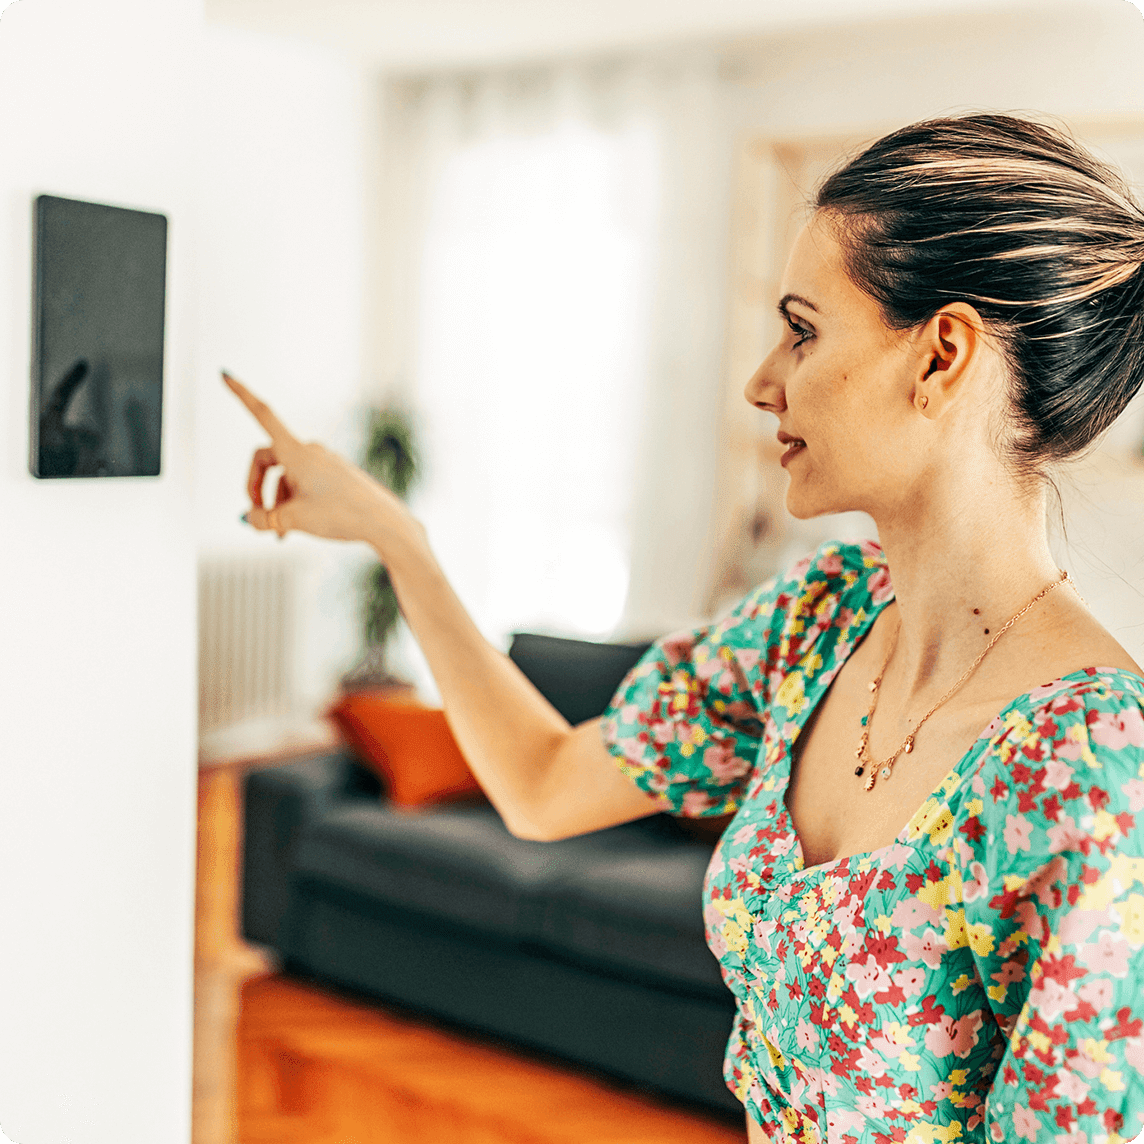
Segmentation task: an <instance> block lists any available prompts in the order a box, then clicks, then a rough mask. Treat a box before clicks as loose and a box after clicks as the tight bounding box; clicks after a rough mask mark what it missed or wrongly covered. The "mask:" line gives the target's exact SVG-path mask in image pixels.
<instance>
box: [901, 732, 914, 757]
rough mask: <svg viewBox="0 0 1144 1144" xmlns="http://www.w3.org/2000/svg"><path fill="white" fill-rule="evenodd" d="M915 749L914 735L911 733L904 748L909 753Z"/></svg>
mask: <svg viewBox="0 0 1144 1144" xmlns="http://www.w3.org/2000/svg"><path fill="white" fill-rule="evenodd" d="M913 749H914V737H913V736H912V735H911V736H910V737H909V738H908V739H907V740H906V742H905V745H904V746H903V747H902V750H903V751H905V752H906V754H907V755H908V754H909V753H910V752H911V751H912V750H913Z"/></svg>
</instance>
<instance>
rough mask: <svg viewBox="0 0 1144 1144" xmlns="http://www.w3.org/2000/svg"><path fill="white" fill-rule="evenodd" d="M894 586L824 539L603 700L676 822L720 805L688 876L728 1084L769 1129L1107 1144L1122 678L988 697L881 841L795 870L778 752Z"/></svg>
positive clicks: (1133, 1001)
mask: <svg viewBox="0 0 1144 1144" xmlns="http://www.w3.org/2000/svg"><path fill="white" fill-rule="evenodd" d="M892 598H893V586H892V583H891V581H890V576H889V572H888V570H887V568H886V563H885V558H884V555H883V553H882V551H881V549H880V548H879V547H878V545H877V544H875V543H873V542H869V541H868V542H864V543H862V544H827V545H824V546H823V547H821V548H820V549H819V550H818V551H817V552H816V553H814V555H813V556H811V557H807V558H805V559H804V560H802V561H800V562H799V563H798V564H796V565H795V566H794V567H793V568H791V569H790V570H789V571H788V572H787V573H786V574H785V575H782V576H779V577H776V578H775V579H773V580H771V581H770V582H769V583H767V584H764V585H763V586H762V587H760V588H758V589H756V590H755V591H754V592H752V593H751V594H750V595H748V596H747V597H746V599H744V600H743V601H742V602H741V603H740V604H739V605H738V606H737V607H736V608H735V609H734V610H733V611H732V612H731V613H730V614H729V615H727V616H726V617H725V618H724V619H722V620H720V621H718V622H716V623H713V624H711V625H709V626H707V627H704V628H700V629H698V630H696V631H691V632H685V633H680V634H677V635H672V636H669V637H667V638H665V639H663V640H661V641H660V642H659V643H658V644H656V645H655V646H653V647H652V648H651V649H650V650H649V651H648V653H647V654H646V655H645V657H644V658H643V659H642V660H641V661H640V663H639V664H637V666H636V667H635V668H634V669H633V670H632V671H631V673H630V674H629V675H628V677H627V679H626V680H625V681H624V683H623V684H622V685H621V687H620V689H619V691H618V692H617V694H616V697H615V698H614V700H613V702H612V706H611V707H610V708H609V710H608V712H607V713H606V714H605V717H604V722H603V731H604V738H605V742H606V743H607V744H608V746H609V749H610V750H611V751H612V752H613V754H614V755H615V756H616V759H617V764H618V765H619V766H620V768H621V769H622V770H623V771H624V772H625V773H626V774H627V775H628V776H629V777H631V778H632V779H633V780H634V781H635V782H636V783H638V784H639V785H640V786H641V787H642V788H643V789H644V790H646V791H647V792H648V793H649V794H651V795H654V796H656V797H657V798H658V799H659V801H660V804H661V805H663V806H665V807H667V808H668V809H670V810H672V811H673V812H674V813H677V814H682V815H720V814H724V813H730V812H735V817H734V818H733V819H732V821H731V823H730V825H729V826H728V828H727V830H726V831H725V833H724V834H723V837H722V839H721V841H720V842H719V844H718V846H717V847H716V848H715V851H714V854H713V856H712V860H711V865H710V867H709V869H708V872H707V878H706V882H705V886H704V902H703V909H704V919H705V925H706V932H707V940H708V943H709V945H710V947H711V949H712V951H713V952H714V954H715V956H716V957H717V958H718V959H719V962H720V965H721V968H722V972H723V977H724V979H725V980H726V982H727V985H728V986H729V987H730V989H731V991H732V992H733V993H734V995H735V997H736V999H737V1003H738V1017H737V1020H736V1024H735V1028H734V1032H733V1034H732V1037H731V1041H730V1043H729V1045H728V1048H727V1055H726V1062H725V1077H726V1080H727V1083H728V1085H729V1086H730V1088H731V1089H732V1091H734V1092H735V1093H736V1095H737V1096H738V1097H739V1099H740V1100H742V1101H743V1103H744V1104H745V1106H746V1108H747V1112H748V1114H749V1115H750V1116H751V1117H752V1118H753V1119H754V1120H755V1121H757V1122H758V1123H759V1124H760V1125H761V1126H762V1128H763V1129H764V1131H765V1132H767V1133H768V1134H769V1136H770V1138H771V1139H772V1141H775V1142H779V1141H783V1142H789V1144H793V1142H796V1141H797V1142H801V1144H892V1142H901V1144H930V1142H933V1141H942V1142H946V1141H959V1142H962V1141H972V1142H977V1141H1012V1142H1018V1141H1030V1142H1039V1141H1051V1142H1052V1144H1120V1142H1122V1141H1126V1140H1131V1139H1134V1138H1135V1137H1136V1136H1137V1135H1138V1134H1139V1133H1140V1132H1141V1130H1142V1128H1144V1077H1142V1073H1144V952H1142V951H1144V839H1142V835H1141V830H1140V829H1139V828H1138V826H1137V816H1138V815H1139V813H1140V811H1141V810H1144V680H1142V679H1141V678H1140V677H1138V676H1136V675H1134V674H1132V673H1129V672H1126V671H1123V670H1120V669H1115V668H1100V667H1092V668H1088V669H1086V670H1083V671H1078V672H1074V673H1072V674H1071V675H1068V676H1066V677H1063V678H1061V679H1057V680H1054V681H1052V682H1050V683H1046V684H1045V685H1044V686H1042V687H1038V688H1037V689H1036V690H1035V691H1032V692H1030V693H1029V694H1027V695H1023V696H1021V697H1019V698H1018V699H1015V700H1014V701H1013V702H1012V703H1010V704H1009V705H1008V706H1007V707H1006V708H1005V709H1004V710H1003V711H1002V712H1001V713H1000V714H999V715H998V717H997V718H996V719H995V720H994V721H993V723H992V724H991V725H990V726H989V727H987V728H985V730H984V731H983V732H982V734H981V735H980V737H979V738H978V739H977V740H976V742H975V743H974V745H973V747H972V748H971V749H970V750H969V751H968V752H967V753H966V754H965V756H964V757H963V758H962V759H961V760H960V761H959V762H958V764H957V765H956V766H955V767H954V768H953V770H951V771H950V772H949V774H948V775H947V776H946V777H945V778H944V779H943V780H942V782H941V784H940V785H939V786H938V788H937V789H936V790H935V791H934V792H933V794H932V795H931V796H930V798H929V799H927V800H926V802H925V803H924V805H922V806H921V807H920V808H919V809H918V811H917V812H916V813H915V814H914V816H913V818H912V819H911V820H910V822H909V823H908V824H907V826H906V827H905V828H904V829H903V830H902V832H901V833H900V834H899V835H898V837H897V839H896V840H895V841H894V842H893V843H892V844H891V845H889V846H886V847H883V848H881V849H879V850H875V851H872V852H870V853H868V854H861V855H856V856H853V857H847V858H843V859H840V860H838V861H836V862H832V863H826V864H823V865H820V866H814V867H811V868H809V869H807V868H804V865H803V859H802V850H801V846H800V844H799V841H798V838H797V837H796V835H795V833H794V830H793V827H792V824H791V820H790V817H789V815H788V813H787V811H786V807H785V805H784V802H783V797H784V794H785V791H786V787H787V782H788V779H789V776H790V748H791V745H792V744H793V742H794V740H795V739H796V737H797V736H798V734H799V731H800V730H801V728H802V726H803V725H804V724H805V723H806V721H807V719H808V717H809V715H810V713H811V712H812V711H813V709H814V706H815V704H816V703H817V702H818V701H819V700H820V699H821V697H822V696H823V694H824V693H825V691H826V689H827V687H828V686H829V685H830V682H831V681H832V679H833V678H834V676H835V675H836V674H837V672H838V671H839V669H840V668H841V666H842V664H843V663H844V662H845V661H846V658H847V656H848V655H849V653H850V652H851V650H852V649H853V648H854V646H855V645H856V644H857V643H858V642H859V641H860V640H861V639H862V638H863V636H864V635H865V634H866V632H868V631H869V629H870V626H871V625H872V624H873V622H874V619H875V618H876V616H877V615H878V613H879V612H880V611H881V609H882V608H883V607H884V606H885V605H886V604H887V603H888V602H889V601H890V600H891V599H892Z"/></svg>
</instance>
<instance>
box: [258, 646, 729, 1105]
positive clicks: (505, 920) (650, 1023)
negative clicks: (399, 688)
mask: <svg viewBox="0 0 1144 1144" xmlns="http://www.w3.org/2000/svg"><path fill="white" fill-rule="evenodd" d="M643 650H644V648H643V646H637V645H631V646H629V645H616V644H591V643H586V642H583V641H578V640H559V639H554V638H551V637H546V636H538V635H533V634H528V633H524V634H519V635H517V636H516V637H515V638H514V640H513V643H512V646H511V648H510V652H509V654H510V656H511V657H512V658H513V659H514V661H516V663H517V664H518V666H520V668H521V669H522V670H523V671H524V673H525V674H526V675H528V677H529V678H530V679H531V680H532V681H533V682H534V683H535V684H536V686H537V687H538V688H539V689H540V690H541V691H542V692H543V693H544V694H545V695H546V696H547V697H548V699H549V701H550V702H552V703H553V704H554V706H556V707H557V709H558V710H560V711H561V713H562V714H564V716H565V717H566V718H567V719H568V720H569V722H571V723H573V724H575V723H578V722H581V721H582V720H584V719H588V718H591V717H593V716H595V715H598V714H601V713H602V712H603V710H604V708H605V706H606V705H607V702H608V700H609V699H610V697H611V695H612V693H613V691H614V689H615V687H616V686H617V685H618V684H619V682H620V680H621V679H622V677H623V675H624V674H625V673H626V672H627V670H628V669H629V668H630V667H631V666H632V664H634V663H635V662H636V660H637V659H638V658H639V656H640V654H641V653H642V651H643ZM245 838H246V841H245V847H244V857H243V905H242V929H243V933H244V935H245V937H246V938H247V939H248V940H249V941H252V942H256V943H259V944H261V945H265V946H268V947H270V948H271V949H273V950H274V951H275V952H276V954H277V956H278V958H279V959H280V962H281V964H282V966H283V968H284V969H285V970H286V971H287V972H290V973H294V974H297V975H299V976H302V977H305V978H309V979H316V980H318V981H323V982H328V983H330V984H332V985H335V986H339V987H343V988H348V989H350V990H352V991H355V992H358V993H364V994H367V995H369V996H373V997H376V998H379V999H383V1000H385V1001H388V1002H396V1003H398V1004H400V1005H402V1006H407V1007H411V1008H413V1009H416V1010H420V1011H423V1012H425V1013H429V1014H432V1015H433V1016H434V1017H437V1018H443V1019H445V1020H446V1021H448V1022H452V1023H455V1024H457V1025H460V1026H464V1027H467V1028H471V1029H475V1030H480V1031H482V1032H484V1033H491V1034H494V1035H496V1036H499V1037H502V1038H506V1039H508V1040H511V1041H513V1042H517V1043H519V1044H522V1045H527V1046H532V1047H535V1048H538V1049H541V1050H544V1051H545V1052H547V1053H551V1054H555V1055H557V1056H560V1057H563V1058H566V1059H569V1060H571V1061H575V1062H579V1063H581V1064H584V1065H588V1066H590V1067H591V1068H595V1069H599V1070H603V1071H604V1072H607V1073H610V1074H613V1075H615V1076H617V1077H620V1078H623V1079H625V1080H627V1081H630V1082H634V1083H635V1084H637V1085H641V1086H645V1087H648V1088H651V1089H654V1090H657V1091H660V1092H663V1093H666V1094H669V1095H671V1096H674V1097H677V1098H680V1099H683V1100H687V1101H694V1102H698V1103H701V1104H704V1105H707V1106H709V1107H712V1108H715V1109H721V1110H725V1111H727V1112H728V1113H732V1112H737V1111H740V1106H739V1105H738V1103H737V1102H736V1101H735V1099H734V1097H732V1096H731V1094H730V1093H729V1092H728V1091H727V1089H726V1088H725V1086H724V1084H723V1081H722V1077H721V1063H722V1057H723V1049H724V1046H725V1044H726V1041H727V1037H728V1035H729V1033H730V1029H731V1021H732V1016H733V1012H734V1007H733V1002H732V998H731V994H730V992H729V991H728V990H727V988H726V986H725V985H724V984H723V981H722V979H721V978H720V976H719V970H718V966H717V963H716V961H715V958H714V957H713V956H712V954H711V953H710V951H709V950H708V949H707V947H706V945H705V943H704V939H703V926H702V917H701V904H700V901H701V885H702V880H703V874H704V871H705V869H706V866H707V862H708V860H709V858H710V854H711V844H710V843H706V842H703V841H698V840H696V839H694V838H692V837H690V836H689V835H688V834H687V833H685V832H684V831H683V830H682V829H681V827H680V826H679V825H678V824H677V823H676V821H675V820H674V819H672V818H670V817H669V816H666V815H655V816H653V817H650V818H647V819H644V820H641V821H639V822H634V823H628V824H626V825H623V826H619V827H615V828H612V829H609V830H602V831H599V832H597V833H594V834H590V835H585V836H583V837H579V838H572V839H568V840H566V841H561V842H528V841H523V840H521V839H518V838H514V837H513V836H512V835H510V834H509V833H508V831H507V830H506V829H505V828H504V826H503V824H502V823H501V820H500V818H499V816H498V815H497V814H496V812H495V811H494V810H493V809H492V808H491V807H490V806H488V805H481V804H478V805H474V804H471V803H470V804H455V805H444V806H439V807H435V808H433V809H430V810H426V811H418V812H415V813H410V812H408V811H405V812H394V811H392V810H390V809H389V808H388V807H387V806H385V805H384V803H383V800H382V799H381V797H380V788H379V784H378V782H377V780H376V779H375V778H374V776H373V774H372V773H371V772H370V771H368V770H366V769H365V768H364V767H362V766H360V765H359V764H358V763H357V762H356V761H355V758H354V756H353V755H352V754H351V753H350V752H349V751H348V750H340V751H335V752H331V753H325V754H317V755H314V756H312V757H309V758H305V759H301V760H297V761H293V762H290V763H287V764H283V765H277V766H270V767H265V768H262V769H259V770H255V771H252V772H250V773H249V774H248V776H247V778H246V782H245Z"/></svg>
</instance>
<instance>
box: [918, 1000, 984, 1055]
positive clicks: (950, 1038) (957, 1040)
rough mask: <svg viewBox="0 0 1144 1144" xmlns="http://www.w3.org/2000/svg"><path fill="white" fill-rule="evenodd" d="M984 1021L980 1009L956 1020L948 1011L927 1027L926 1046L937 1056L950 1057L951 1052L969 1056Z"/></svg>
mask: <svg viewBox="0 0 1144 1144" xmlns="http://www.w3.org/2000/svg"><path fill="white" fill-rule="evenodd" d="M982 1023H983V1022H982V1020H981V1010H980V1009H975V1010H974V1011H973V1012H972V1013H966V1014H965V1016H964V1017H961V1018H960V1019H958V1020H956V1021H955V1020H953V1018H952V1017H950V1016H949V1014H948V1013H947V1014H945V1015H944V1016H942V1017H941V1018H940V1019H939V1020H938V1021H936V1022H935V1023H934V1024H932V1025H930V1026H929V1028H927V1029H926V1038H925V1040H926V1048H927V1049H929V1051H930V1052H931V1053H933V1055H934V1056H935V1057H948V1056H949V1054H950V1053H953V1054H954V1056H957V1057H967V1056H969V1053H970V1050H971V1049H972V1048H973V1047H974V1045H976V1044H977V1034H978V1032H979V1031H980V1029H981V1026H982Z"/></svg>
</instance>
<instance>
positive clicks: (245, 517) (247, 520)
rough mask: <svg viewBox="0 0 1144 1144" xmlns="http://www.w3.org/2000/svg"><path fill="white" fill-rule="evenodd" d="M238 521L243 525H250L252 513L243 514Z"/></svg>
mask: <svg viewBox="0 0 1144 1144" xmlns="http://www.w3.org/2000/svg"><path fill="white" fill-rule="evenodd" d="M238 519H239V520H241V521H242V523H243V524H249V523H250V513H248V512H244V513H243V514H242V516H240V517H239V518H238Z"/></svg>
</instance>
